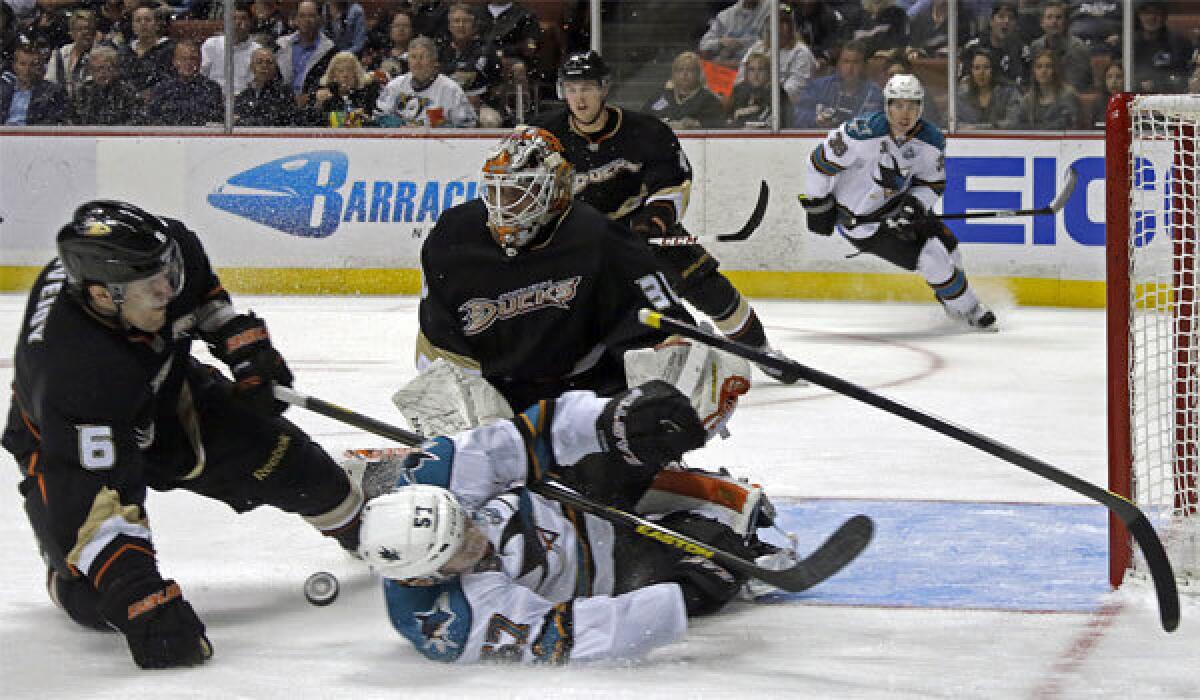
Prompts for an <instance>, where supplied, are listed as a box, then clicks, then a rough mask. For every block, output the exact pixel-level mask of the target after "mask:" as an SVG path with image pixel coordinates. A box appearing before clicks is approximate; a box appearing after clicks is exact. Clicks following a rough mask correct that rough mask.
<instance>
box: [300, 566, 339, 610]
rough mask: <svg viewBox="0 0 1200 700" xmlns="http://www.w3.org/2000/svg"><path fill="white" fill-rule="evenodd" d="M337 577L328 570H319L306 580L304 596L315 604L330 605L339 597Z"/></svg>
mask: <svg viewBox="0 0 1200 700" xmlns="http://www.w3.org/2000/svg"><path fill="white" fill-rule="evenodd" d="M338 590H339V586H338V580H337V577H336V576H334V575H333V574H331V573H329V572H328V571H318V572H317V573H315V574H313V575H312V576H309V577H308V580H307V581H305V582H304V597H305V598H306V599H308V602H310V603H312V604H313V605H322V606H324V605H329V604H330V603H332V602H333V601H335V600H337V597H338Z"/></svg>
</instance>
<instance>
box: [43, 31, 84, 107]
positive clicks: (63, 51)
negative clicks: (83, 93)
mask: <svg viewBox="0 0 1200 700" xmlns="http://www.w3.org/2000/svg"><path fill="white" fill-rule="evenodd" d="M70 27H71V39H73V41H72V42H71V43H69V44H67V45H66V46H62V47H59V48H57V49H54V50H53V51H51V52H50V60H49V61H48V62H47V66H46V80H49V81H50V82H52V83H58V84H59V85H61V86H62V87H63V89H64V90H65V91H66V93H67V98H68V99H70V98H72V97H74V96H75V90H76V89H77V88H78V87H79V86H80V85H81V84H83V81H84V80H86V79H87V77H88V54H89V53H91V50H92V46H93V45H94V44H95V41H96V15H95V13H93V12H92V11H90V10H76V11H75V12H73V13H71V20H70Z"/></svg>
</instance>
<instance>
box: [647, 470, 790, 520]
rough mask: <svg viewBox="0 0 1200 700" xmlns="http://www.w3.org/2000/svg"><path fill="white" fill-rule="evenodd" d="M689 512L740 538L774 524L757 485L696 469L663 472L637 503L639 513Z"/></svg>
mask: <svg viewBox="0 0 1200 700" xmlns="http://www.w3.org/2000/svg"><path fill="white" fill-rule="evenodd" d="M680 510H690V511H694V512H697V513H702V514H704V515H706V516H708V517H710V518H712V519H714V520H716V521H717V522H719V523H721V524H723V525H725V526H727V527H728V528H729V529H730V530H732V531H733V532H735V533H737V534H739V535H749V534H751V533H753V532H754V531H755V530H757V529H758V528H760V527H770V526H771V525H772V524H773V523H774V519H775V508H774V506H772V505H771V502H770V501H769V500H768V499H767V496H766V494H765V493H763V489H762V487H761V486H759V485H758V484H751V483H748V482H746V481H742V480H738V479H734V478H732V477H730V476H729V475H728V474H721V473H715V472H705V471H699V470H695V469H688V470H677V469H664V470H663V471H661V472H659V473H658V475H657V476H656V477H655V478H654V481H653V482H651V484H650V488H648V489H647V490H646V493H645V494H644V495H643V496H642V498H641V500H640V501H638V504H637V512H638V513H642V514H655V513H670V512H674V511H680Z"/></svg>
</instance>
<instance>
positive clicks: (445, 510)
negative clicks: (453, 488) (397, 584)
mask: <svg viewBox="0 0 1200 700" xmlns="http://www.w3.org/2000/svg"><path fill="white" fill-rule="evenodd" d="M466 533H467V516H466V513H465V512H464V511H463V507H462V506H461V505H460V504H459V502H458V499H457V498H455V497H454V494H452V493H450V492H449V491H447V490H446V489H444V488H440V487H438V486H430V485H428V484H414V485H411V486H401V487H398V488H396V490H394V491H391V492H389V493H386V494H384V495H382V496H379V497H378V498H374V499H372V500H370V501H368V502H367V505H366V506H365V507H364V508H363V514H362V528H361V529H360V530H359V544H358V552H359V554H361V555H362V558H363V559H365V560H366V561H367V563H368V564H370V566H371V568H372V569H374V570H375V571H377V572H378V573H379V574H380V575H382V576H384V577H386V578H391V579H399V580H403V579H412V578H441V574H439V573H438V569H440V568H442V566H444V565H445V564H446V562H448V561H450V559H451V558H453V557H454V555H455V554H457V553H458V550H459V549H461V548H462V544H463V540H464V539H465V538H466Z"/></svg>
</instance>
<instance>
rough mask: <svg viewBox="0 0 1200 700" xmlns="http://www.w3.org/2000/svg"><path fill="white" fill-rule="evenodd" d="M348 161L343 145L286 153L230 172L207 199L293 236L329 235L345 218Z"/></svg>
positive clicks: (221, 208)
mask: <svg viewBox="0 0 1200 700" xmlns="http://www.w3.org/2000/svg"><path fill="white" fill-rule="evenodd" d="M348 163H349V161H348V159H347V158H346V154H344V153H341V152H340V151H310V152H308V153H298V154H296V155H292V156H285V157H283V158H279V159H277V160H273V161H271V162H269V163H264V164H262V165H258V166H255V167H253V168H250V169H249V170H246V171H245V172H241V173H238V174H237V175H234V176H233V177H230V178H229V180H228V182H227V183H226V184H224V185H222V186H220V187H218V188H217V191H216V192H213V193H212V194H210V195H208V203H209V204H211V205H212V206H214V207H216V208H217V209H220V210H222V211H227V212H229V213H230V214H235V215H237V216H240V217H243V218H246V219H250V220H251V221H256V222H258V223H260V224H263V225H264V226H270V227H271V228H273V229H276V230H278V231H282V232H284V233H287V234H290V235H293V236H302V237H305V238H325V237H326V236H329V235H331V234H332V233H333V232H334V231H336V230H337V227H338V223H339V222H340V221H341V216H342V195H341V194H339V193H338V189H339V188H340V187H341V186H342V185H344V184H345V182H346V173H347V171H348V170H349V164H348Z"/></svg>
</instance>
